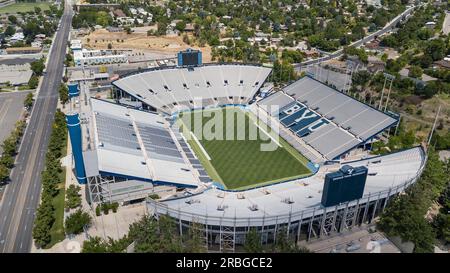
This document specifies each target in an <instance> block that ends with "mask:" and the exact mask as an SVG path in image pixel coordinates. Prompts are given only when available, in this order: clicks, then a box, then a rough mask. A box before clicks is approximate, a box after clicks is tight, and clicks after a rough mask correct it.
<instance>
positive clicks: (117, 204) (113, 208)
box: [111, 202, 119, 213]
mask: <svg viewBox="0 0 450 273" xmlns="http://www.w3.org/2000/svg"><path fill="white" fill-rule="evenodd" d="M118 208H119V203H117V202H114V203H112V204H111V209H112V211H113V213H116V212H117V209H118Z"/></svg>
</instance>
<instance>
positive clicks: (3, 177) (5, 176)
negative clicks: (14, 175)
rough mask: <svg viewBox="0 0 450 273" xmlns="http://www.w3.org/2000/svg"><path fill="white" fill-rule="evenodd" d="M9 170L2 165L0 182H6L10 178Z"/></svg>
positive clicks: (0, 167)
mask: <svg viewBox="0 0 450 273" xmlns="http://www.w3.org/2000/svg"><path fill="white" fill-rule="evenodd" d="M9 172H10V170H9V168H8V167H6V166H5V165H3V164H0V182H2V183H3V182H5V181H6V180H7V179H8V178H9Z"/></svg>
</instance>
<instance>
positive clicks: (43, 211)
mask: <svg viewBox="0 0 450 273" xmlns="http://www.w3.org/2000/svg"><path fill="white" fill-rule="evenodd" d="M51 200H52V199H51V198H49V197H48V196H45V195H43V197H42V202H41V204H40V206H39V208H38V209H37V212H36V219H35V221H34V227H33V238H34V240H35V243H36V245H37V246H38V247H45V246H47V245H48V244H49V243H50V241H51V234H50V229H51V227H52V225H53V222H54V221H55V217H54V215H53V211H54V208H53V205H52V201H51Z"/></svg>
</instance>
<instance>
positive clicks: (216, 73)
mask: <svg viewBox="0 0 450 273" xmlns="http://www.w3.org/2000/svg"><path fill="white" fill-rule="evenodd" d="M271 73H272V70H271V68H270V67H265V66H261V65H255V64H237V63H230V64H202V62H201V52H198V51H192V50H188V51H185V52H180V53H179V55H178V65H177V66H174V67H158V68H151V69H147V70H141V71H138V72H136V73H132V74H128V75H125V76H123V77H121V78H119V79H117V80H115V81H113V82H112V85H113V95H112V98H111V99H109V100H101V99H96V98H93V97H91V95H90V94H89V88H87V87H86V86H85V84H84V83H83V82H80V83H72V84H70V85H69V94H70V96H71V97H72V98H76V97H77V96H81V95H84V96H87V97H90V99H89V103H87V104H86V105H81V106H80V107H79V109H75V110H74V111H71V112H70V113H69V114H67V121H68V128H69V134H70V140H71V146H72V154H73V158H74V162H75V166H74V167H75V174H76V177H77V179H78V181H79V182H80V183H82V184H86V189H87V193H86V194H87V196H88V199H89V200H90V202H91V203H92V204H95V203H102V202H120V203H121V204H128V203H133V202H139V201H142V200H145V202H146V206H147V210H148V212H149V213H150V214H151V215H154V216H155V217H159V215H169V216H171V217H173V218H175V219H176V221H177V223H178V226H179V232H180V233H181V234H182V233H183V232H187V230H188V228H189V227H191V226H192V224H193V223H197V224H198V226H199V228H201V230H202V231H203V233H202V234H204V236H205V237H204V238H205V242H206V243H207V245H208V246H209V247H211V248H218V249H220V250H221V251H234V250H235V248H236V246H238V245H240V244H242V243H243V241H244V240H245V234H246V233H247V232H248V231H249V229H250V228H252V227H254V228H257V230H258V232H259V233H260V234H261V239H262V241H263V242H264V243H271V242H273V241H274V240H275V238H276V236H277V233H278V232H286V233H287V234H288V235H289V236H291V237H292V238H295V239H296V240H303V239H306V240H309V239H311V238H313V237H321V236H326V235H329V234H332V233H336V232H342V231H343V230H346V229H351V228H352V227H355V226H358V225H360V224H362V223H367V222H370V221H371V220H372V219H373V218H374V217H375V216H376V215H378V214H379V213H380V212H381V211H383V209H384V208H385V207H386V205H387V203H388V202H389V200H391V198H392V197H394V196H395V195H397V194H399V193H401V192H402V191H404V190H405V189H406V188H407V187H408V186H409V185H411V184H412V183H414V182H415V181H416V180H417V179H418V177H419V176H420V174H421V172H422V170H423V168H424V165H425V162H426V151H425V149H424V148H423V147H421V146H419V147H415V148H412V149H408V150H404V151H400V152H396V153H391V154H388V155H383V156H376V155H372V154H371V153H370V148H371V144H372V143H373V142H374V141H377V140H378V139H379V138H380V137H382V136H383V135H388V134H389V131H390V130H391V129H392V128H394V127H396V126H397V125H398V117H397V116H396V115H395V114H393V113H385V112H382V111H379V110H377V109H375V108H373V107H372V106H370V105H366V104H364V103H362V102H360V101H358V100H356V99H354V98H352V97H350V96H348V95H347V94H345V93H343V92H340V91H338V90H336V89H334V88H332V87H329V86H328V85H326V84H324V83H322V82H319V81H317V80H315V79H314V78H312V77H310V76H304V77H302V78H300V79H299V80H297V81H295V82H292V83H290V84H289V85H287V86H284V87H282V88H279V89H275V88H273V86H272V85H271V84H270V83H269V80H268V79H269V78H270V76H271ZM205 132H208V134H205ZM164 192H171V194H162V193H164ZM155 194H160V196H162V195H164V197H163V198H160V199H158V198H156V199H153V198H149V196H154V195H155Z"/></svg>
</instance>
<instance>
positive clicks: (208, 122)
mask: <svg viewBox="0 0 450 273" xmlns="http://www.w3.org/2000/svg"><path fill="white" fill-rule="evenodd" d="M206 111H208V112H209V113H211V116H210V117H208V116H205V115H203V114H202V113H204V112H206ZM206 111H203V112H202V111H195V112H188V113H184V114H181V115H180V121H182V124H183V134H184V135H185V137H186V138H187V139H188V142H189V144H190V146H191V147H192V148H193V149H194V152H195V153H196V155H197V157H198V158H199V160H200V161H201V162H202V164H203V166H204V167H205V169H206V171H207V172H208V174H209V176H210V177H211V178H212V179H213V180H215V181H219V182H221V183H222V184H224V185H225V187H226V188H227V189H245V188H248V187H251V186H254V185H257V184H259V185H261V184H270V183H274V182H278V181H283V180H287V179H292V178H297V177H302V176H306V175H309V174H310V173H311V172H310V170H309V169H308V168H307V167H306V166H305V165H306V163H307V162H308V161H307V160H306V159H305V158H304V157H303V156H302V155H301V154H299V153H298V152H297V151H296V150H295V149H294V148H292V147H290V146H289V144H288V143H287V142H285V141H284V140H283V139H281V138H278V143H279V144H280V145H281V147H280V146H278V145H277V144H275V142H273V141H272V140H271V139H269V138H268V137H267V133H269V134H271V135H272V137H275V139H277V138H276V135H275V134H274V132H270V131H269V130H268V128H266V126H265V125H264V124H261V123H260V127H261V128H263V130H264V131H262V130H261V129H259V128H258V127H257V126H256V124H255V121H256V117H253V116H252V115H251V114H249V113H246V112H244V111H242V110H241V109H239V108H233V107H229V108H226V109H215V110H206ZM230 114H232V118H230V119H228V120H229V121H230V122H226V120H227V119H226V118H225V116H227V115H230ZM200 120H201V121H202V124H203V128H213V129H212V130H211V131H212V132H214V133H215V132H217V129H219V128H220V124H222V132H223V134H215V137H214V138H211V137H209V138H208V136H205V135H204V134H202V132H201V130H198V129H196V127H195V125H196V124H197V125H199V124H198V123H196V122H197V121H200ZM238 121H240V122H238ZM188 124H192V126H189V128H191V130H192V131H193V132H194V134H195V136H196V137H197V139H198V142H197V141H196V140H195V139H194V138H192V137H190V134H191V131H190V130H185V129H186V128H187V127H188ZM198 127H199V126H197V128H198ZM216 128H217V129H216ZM238 128H239V129H242V128H245V130H244V131H243V132H242V133H241V132H239V134H240V135H241V136H242V137H241V140H239V139H238V138H237V136H238ZM230 130H233V131H231V132H234V134H230V135H229V136H232V137H231V138H230V137H227V132H228V133H229V132H230ZM250 132H255V134H251V133H250ZM220 136H221V137H222V139H218V138H220ZM251 136H255V137H253V138H252V137H251ZM270 142H272V144H273V145H274V146H273V147H274V149H272V150H270V151H264V150H262V149H261V148H262V147H263V146H262V144H268V143H270ZM202 147H203V149H202ZM205 151H206V153H205ZM208 156H209V157H210V160H208Z"/></svg>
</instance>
